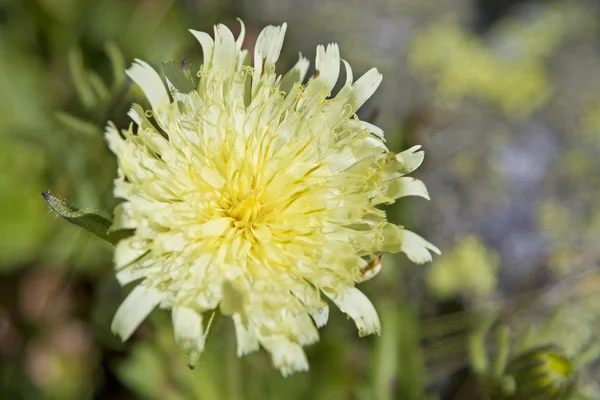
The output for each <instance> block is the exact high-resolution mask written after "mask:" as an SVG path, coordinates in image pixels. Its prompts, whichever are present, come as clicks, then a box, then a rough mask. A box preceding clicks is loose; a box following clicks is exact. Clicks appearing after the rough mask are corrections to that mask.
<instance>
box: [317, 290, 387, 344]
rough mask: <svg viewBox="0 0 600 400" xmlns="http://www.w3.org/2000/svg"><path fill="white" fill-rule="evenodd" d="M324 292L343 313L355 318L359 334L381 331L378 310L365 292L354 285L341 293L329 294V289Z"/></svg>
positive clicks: (364, 334) (378, 332)
mask: <svg viewBox="0 0 600 400" xmlns="http://www.w3.org/2000/svg"><path fill="white" fill-rule="evenodd" d="M324 293H325V294H326V295H327V296H328V297H329V298H330V299H331V301H333V302H334V303H335V305H336V306H338V308H339V309H340V310H341V311H342V312H343V313H346V314H348V316H350V318H352V319H353V320H354V323H355V324H356V327H357V328H358V334H359V336H366V335H370V334H372V333H376V334H378V335H379V334H380V333H381V323H380V322H379V316H378V315H377V311H375V307H373V303H371V301H370V300H369V299H368V298H367V296H365V295H364V293H363V292H361V291H360V290H358V289H356V288H354V287H346V288H344V289H343V290H342V292H341V293H331V292H330V293H329V294H328V291H324Z"/></svg>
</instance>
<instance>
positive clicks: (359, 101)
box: [349, 68, 383, 111]
mask: <svg viewBox="0 0 600 400" xmlns="http://www.w3.org/2000/svg"><path fill="white" fill-rule="evenodd" d="M382 79H383V75H381V73H380V72H379V71H377V69H376V68H371V69H370V70H368V71H367V72H366V73H365V74H364V75H363V76H361V77H360V78H358V80H357V81H356V82H355V83H354V85H352V93H351V95H350V99H349V102H350V104H352V108H353V110H354V111H356V110H358V109H359V108H360V107H361V106H362V105H363V104H365V102H366V101H367V100H369V98H371V96H372V95H373V93H375V91H376V90H377V88H378V87H379V85H380V84H381V80H382Z"/></svg>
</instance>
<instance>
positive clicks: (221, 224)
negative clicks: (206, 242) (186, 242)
mask: <svg viewBox="0 0 600 400" xmlns="http://www.w3.org/2000/svg"><path fill="white" fill-rule="evenodd" d="M232 222H233V219H231V218H219V219H214V220H212V221H208V222H206V223H204V224H202V225H200V226H198V227H197V228H194V229H192V230H191V231H190V235H191V236H194V237H215V236H222V235H223V234H224V233H225V232H227V230H228V229H229V228H230V227H231V224H232Z"/></svg>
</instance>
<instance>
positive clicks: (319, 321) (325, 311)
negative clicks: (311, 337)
mask: <svg viewBox="0 0 600 400" xmlns="http://www.w3.org/2000/svg"><path fill="white" fill-rule="evenodd" d="M310 316H311V317H312V319H313V321H315V325H316V326H317V328H321V327H323V326H325V324H327V320H328V319H329V306H327V305H325V306H323V307H321V308H317V309H316V310H313V311H312V312H311V313H310Z"/></svg>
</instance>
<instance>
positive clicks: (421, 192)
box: [385, 176, 429, 200]
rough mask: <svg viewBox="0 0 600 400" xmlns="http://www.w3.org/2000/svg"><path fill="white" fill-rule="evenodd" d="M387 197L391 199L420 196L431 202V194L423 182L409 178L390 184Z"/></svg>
mask: <svg viewBox="0 0 600 400" xmlns="http://www.w3.org/2000/svg"><path fill="white" fill-rule="evenodd" d="M385 195H386V196H387V197H388V198H390V199H397V198H400V197H406V196H419V197H423V198H425V199H427V200H429V193H428V192H427V187H425V184H424V183H423V181H420V180H419V179H415V178H411V177H408V176H405V177H402V178H397V179H394V180H393V181H391V182H389V185H388V187H387V189H386V193H385Z"/></svg>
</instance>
